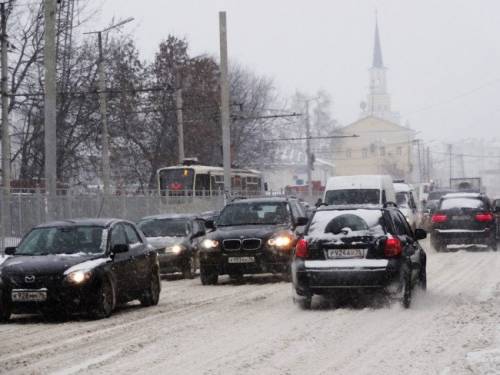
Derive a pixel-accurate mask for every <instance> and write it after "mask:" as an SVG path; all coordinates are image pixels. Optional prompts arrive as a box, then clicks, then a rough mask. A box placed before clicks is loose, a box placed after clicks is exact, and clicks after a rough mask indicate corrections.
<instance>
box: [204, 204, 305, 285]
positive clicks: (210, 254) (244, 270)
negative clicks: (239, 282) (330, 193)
mask: <svg viewBox="0 0 500 375" xmlns="http://www.w3.org/2000/svg"><path fill="white" fill-rule="evenodd" d="M306 223H307V218H306V217H305V213H304V211H303V209H302V207H301V206H300V205H299V203H298V201H297V200H295V199H286V198H256V199H242V200H237V201H233V202H231V203H229V204H227V205H226V206H225V207H224V209H223V210H222V211H221V213H220V216H219V217H218V219H217V222H216V224H215V225H214V223H213V222H210V221H209V222H207V227H212V228H213V229H214V231H212V232H210V233H208V234H207V235H206V238H205V239H204V240H203V241H202V242H201V246H200V250H199V257H200V278H201V282H202V284H203V285H208V284H216V283H217V280H218V276H219V275H224V274H228V275H229V276H230V277H231V278H235V279H241V278H242V276H243V275H244V274H249V273H252V274H254V273H267V272H272V273H283V274H284V276H285V278H287V279H288V278H289V272H290V271H289V269H290V261H291V254H292V250H293V248H294V246H295V242H296V238H297V237H296V230H297V228H298V227H301V226H304V225H305V224H306Z"/></svg>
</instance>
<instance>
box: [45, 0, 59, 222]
mask: <svg viewBox="0 0 500 375" xmlns="http://www.w3.org/2000/svg"><path fill="white" fill-rule="evenodd" d="M56 1H57V0H45V47H44V65H45V106H44V110H45V119H44V125H45V139H44V141H45V191H46V192H47V193H48V194H49V197H51V198H54V197H55V196H56V193H57V153H56V147H57V146H56V145H57V142H56V129H57V125H56V119H57V111H56V89H57V87H56ZM52 212H53V210H52V208H51V205H50V204H49V216H50V215H52Z"/></svg>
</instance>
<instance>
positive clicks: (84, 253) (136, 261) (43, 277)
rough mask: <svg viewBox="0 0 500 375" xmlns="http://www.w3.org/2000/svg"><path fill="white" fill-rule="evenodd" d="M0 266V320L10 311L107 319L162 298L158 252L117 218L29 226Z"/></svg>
mask: <svg viewBox="0 0 500 375" xmlns="http://www.w3.org/2000/svg"><path fill="white" fill-rule="evenodd" d="M5 254H7V255H10V257H8V258H7V259H6V260H4V262H3V263H2V264H1V265H0V319H1V320H2V321H6V320H8V319H9V317H10V315H11V313H38V312H41V313H44V314H52V313H55V312H57V313H59V312H64V313H70V312H87V313H88V314H90V316H91V317H93V318H105V317H108V316H110V315H111V313H112V312H113V310H114V308H115V306H116V305H117V304H119V303H125V302H128V301H131V300H134V299H138V300H139V301H140V302H141V304H142V305H143V306H151V305H156V304H157V303H158V300H159V296H160V289H161V284H160V276H159V265H158V259H157V255H156V252H155V251H154V250H153V249H152V248H151V247H150V246H149V245H148V244H147V242H146V239H145V238H144V237H143V236H142V234H141V233H140V231H139V230H138V229H137V227H136V226H135V224H133V223H130V222H128V221H123V220H118V219H75V220H65V221H58V222H52V223H47V224H43V225H39V226H37V227H35V228H33V229H32V230H31V231H30V232H29V233H28V234H27V235H26V236H25V237H24V238H23V240H22V241H21V243H20V244H19V245H18V246H17V248H12V247H11V248H6V249H5Z"/></svg>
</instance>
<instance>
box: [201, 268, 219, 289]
mask: <svg viewBox="0 0 500 375" xmlns="http://www.w3.org/2000/svg"><path fill="white" fill-rule="evenodd" d="M200 280H201V284H202V285H215V284H217V281H218V280H219V273H218V272H217V269H216V268H215V267H210V266H205V265H203V264H201V265H200Z"/></svg>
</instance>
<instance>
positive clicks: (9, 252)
mask: <svg viewBox="0 0 500 375" xmlns="http://www.w3.org/2000/svg"><path fill="white" fill-rule="evenodd" d="M4 253H5V255H14V254H15V253H16V248H15V247H6V248H5V251H4Z"/></svg>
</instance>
